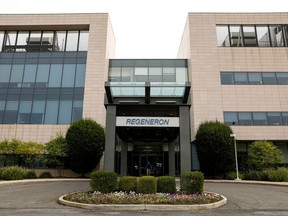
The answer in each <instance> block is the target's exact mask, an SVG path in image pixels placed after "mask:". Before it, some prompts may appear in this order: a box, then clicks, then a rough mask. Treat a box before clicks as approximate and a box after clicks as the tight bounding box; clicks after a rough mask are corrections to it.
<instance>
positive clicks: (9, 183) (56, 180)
mask: <svg viewBox="0 0 288 216" xmlns="http://www.w3.org/2000/svg"><path fill="white" fill-rule="evenodd" d="M65 181H90V179H70V178H67V179H65V178H64V179H55V178H51V179H45V178H44V179H29V180H27V179H23V180H11V181H0V186H2V185H13V184H23V183H37V182H40V183H41V182H65Z"/></svg>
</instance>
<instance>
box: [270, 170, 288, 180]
mask: <svg viewBox="0 0 288 216" xmlns="http://www.w3.org/2000/svg"><path fill="white" fill-rule="evenodd" d="M266 172H267V175H268V181H275V182H285V181H288V170H287V169H285V168H279V169H277V170H267V171H266Z"/></svg>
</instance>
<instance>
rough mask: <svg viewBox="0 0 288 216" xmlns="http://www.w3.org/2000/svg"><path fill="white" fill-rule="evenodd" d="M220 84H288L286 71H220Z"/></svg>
mask: <svg viewBox="0 0 288 216" xmlns="http://www.w3.org/2000/svg"><path fill="white" fill-rule="evenodd" d="M221 84H222V85H288V72H221Z"/></svg>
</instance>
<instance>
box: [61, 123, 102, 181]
mask: <svg viewBox="0 0 288 216" xmlns="http://www.w3.org/2000/svg"><path fill="white" fill-rule="evenodd" d="M66 141H67V144H68V146H67V149H68V157H69V161H70V167H71V169H72V170H73V171H75V172H77V173H80V174H82V176H84V174H85V173H88V172H90V171H92V170H93V169H95V167H96V165H97V164H98V163H99V161H100V159H101V157H102V155H103V151H104V143H105V132H104V128H103V127H102V126H101V125H100V124H98V123H97V122H95V121H94V120H92V119H81V120H78V121H75V122H73V123H72V125H71V126H70V127H69V129H68V131H67V133H66Z"/></svg>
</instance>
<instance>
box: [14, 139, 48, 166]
mask: <svg viewBox="0 0 288 216" xmlns="http://www.w3.org/2000/svg"><path fill="white" fill-rule="evenodd" d="M43 151H44V145H43V144H41V143H37V142H33V141H28V142H21V144H20V145H19V147H18V150H17V153H19V154H21V155H22V157H23V159H24V161H25V162H26V166H28V167H30V168H34V167H35V165H36V162H37V161H38V160H39V159H40V158H41V156H42V154H43Z"/></svg>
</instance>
